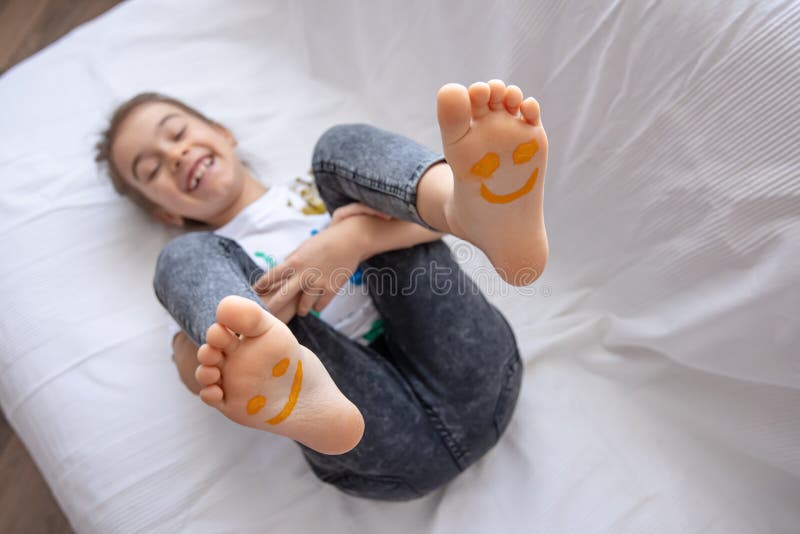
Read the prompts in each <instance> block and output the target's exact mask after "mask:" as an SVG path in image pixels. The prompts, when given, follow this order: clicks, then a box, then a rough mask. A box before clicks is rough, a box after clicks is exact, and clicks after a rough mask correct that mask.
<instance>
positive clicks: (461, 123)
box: [436, 83, 470, 146]
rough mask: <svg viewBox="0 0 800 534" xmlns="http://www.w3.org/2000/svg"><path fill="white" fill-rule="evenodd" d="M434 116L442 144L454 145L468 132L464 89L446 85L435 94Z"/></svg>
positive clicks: (467, 99)
mask: <svg viewBox="0 0 800 534" xmlns="http://www.w3.org/2000/svg"><path fill="white" fill-rule="evenodd" d="M436 115H437V117H438V119H439V129H440V130H441V132H442V143H443V144H444V145H445V146H447V145H450V144H453V143H455V142H456V141H458V140H459V139H461V138H462V137H464V135H465V134H466V133H467V132H468V131H469V126H470V108H469V94H468V93H467V89H466V87H464V86H463V85H459V84H457V83H448V84H447V85H445V86H443V87H442V88H441V89H439V92H438V93H437V94H436Z"/></svg>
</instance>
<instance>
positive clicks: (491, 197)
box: [481, 168, 539, 204]
mask: <svg viewBox="0 0 800 534" xmlns="http://www.w3.org/2000/svg"><path fill="white" fill-rule="evenodd" d="M538 176H539V169H538V168H537V169H535V170H534V171H533V174H531V176H530V178H528V181H527V182H525V185H523V186H522V187H520V188H519V189H517V190H516V191H514V192H512V193H508V194H506V195H498V194H495V193H492V192H491V191H490V190H489V188H488V187H486V184H483V183H482V184H481V196H482V197H483V199H484V200H485V201H486V202H491V203H492V204H508V203H509V202H512V201H514V200H517V199H518V198H519V197H521V196H523V195H527V194H528V193H530V192H531V190H532V189H533V186H534V185H536V178H537V177H538Z"/></svg>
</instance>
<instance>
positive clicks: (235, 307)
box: [217, 295, 277, 337]
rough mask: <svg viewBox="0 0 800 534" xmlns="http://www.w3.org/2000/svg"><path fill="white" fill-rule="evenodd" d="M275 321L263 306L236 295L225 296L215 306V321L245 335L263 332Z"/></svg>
mask: <svg viewBox="0 0 800 534" xmlns="http://www.w3.org/2000/svg"><path fill="white" fill-rule="evenodd" d="M275 321H277V319H275V318H274V317H272V316H271V315H270V314H269V313H267V312H266V310H264V308H262V307H261V306H259V305H258V304H256V303H255V302H253V301H252V300H250V299H246V298H244V297H239V296H237V295H229V296H227V297H225V298H224V299H222V300H221V301H220V302H219V305H218V306H217V322H218V323H219V324H221V325H225V326H226V327H228V328H230V329H231V330H233V331H234V332H236V333H237V334H241V335H243V336H245V337H256V336H260V335H262V334H265V333H266V332H267V330H269V329H270V328H271V327H272V326H273V325H274V323H275Z"/></svg>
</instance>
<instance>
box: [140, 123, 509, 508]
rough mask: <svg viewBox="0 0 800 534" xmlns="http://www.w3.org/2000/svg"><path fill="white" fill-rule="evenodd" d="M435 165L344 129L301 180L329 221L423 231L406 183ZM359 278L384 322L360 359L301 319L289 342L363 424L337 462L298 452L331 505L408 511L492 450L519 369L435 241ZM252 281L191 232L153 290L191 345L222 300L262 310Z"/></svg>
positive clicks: (165, 254) (393, 143)
mask: <svg viewBox="0 0 800 534" xmlns="http://www.w3.org/2000/svg"><path fill="white" fill-rule="evenodd" d="M439 161H442V158H441V156H440V155H438V154H436V153H434V152H431V151H430V150H428V149H426V148H424V147H422V146H421V145H419V144H417V143H414V142H413V141H411V140H409V139H406V138H404V137H401V136H399V135H395V134H391V133H389V132H385V131H382V130H379V129H377V128H373V127H371V126H366V125H342V126H336V127H334V128H332V129H330V130H328V131H327V132H326V133H325V134H324V135H323V136H322V137H321V138H320V140H319V141H318V142H317V145H316V147H315V149H314V158H313V170H314V176H315V180H316V184H317V187H318V189H319V191H320V195H321V196H322V198H323V200H324V201H325V203H326V205H327V208H328V210H329V211H330V212H333V211H334V210H335V209H336V208H338V207H340V206H343V205H346V204H348V203H351V202H356V201H358V202H362V203H364V204H367V205H369V206H371V207H373V208H375V209H378V210H380V211H382V212H384V213H388V214H389V215H392V216H393V217H396V218H398V219H404V220H408V221H413V222H416V223H419V224H422V225H423V226H426V227H427V225H426V224H425V223H424V222H423V221H422V219H421V218H420V217H419V214H418V213H417V209H416V189H417V183H418V182H419V179H420V177H421V176H422V175H423V173H424V172H425V170H426V169H427V168H428V167H430V166H431V165H432V164H434V163H436V162H439ZM360 267H361V269H362V273H363V274H362V279H363V281H364V283H365V284H367V287H368V291H369V294H370V297H371V298H372V300H373V302H374V303H375V307H376V308H377V310H378V312H379V314H380V315H381V318H382V319H383V325H384V333H383V334H382V335H381V336H379V337H378V338H377V339H375V340H374V341H373V342H372V343H371V344H370V345H369V346H362V345H359V344H358V343H356V342H355V341H354V340H351V339H349V338H347V337H345V336H344V335H342V334H340V333H339V332H337V331H336V330H334V329H333V328H332V327H331V326H330V325H328V324H327V323H325V322H324V321H322V320H321V319H319V318H317V317H315V316H313V315H310V314H309V315H308V316H306V317H295V318H294V319H292V320H291V321H290V322H289V328H290V329H291V331H292V333H293V334H294V335H295V336H296V337H297V339H298V341H299V342H300V343H301V344H303V345H305V346H306V347H308V348H309V349H310V350H312V351H313V352H314V353H315V354H316V355H317V356H318V357H319V359H320V360H321V361H322V363H323V364H324V365H325V368H326V369H327V370H328V372H329V373H330V375H331V377H332V378H333V380H334V381H335V382H336V385H337V386H338V387H339V388H340V389H341V391H342V393H344V394H345V395H346V396H347V397H348V398H349V399H350V400H351V401H352V402H353V403H354V404H355V405H356V406H358V408H359V409H360V410H361V413H362V414H363V416H364V420H365V423H366V427H365V432H364V437H363V438H362V440H361V442H360V443H359V444H358V445H357V446H356V447H355V448H354V449H353V450H352V451H350V452H348V453H346V454H342V455H338V456H329V455H325V454H320V453H318V452H316V451H313V450H311V449H309V448H307V447H305V446H303V445H300V447H301V449H302V451H303V454H304V456H305V458H306V460H307V461H308V464H309V465H310V467H311V469H312V470H313V471H314V473H316V475H317V476H318V477H319V478H320V479H321V480H323V481H324V482H328V483H330V484H333V485H334V486H336V487H338V488H339V489H341V490H342V491H345V492H347V493H349V494H351V495H356V496H360V497H367V498H373V499H382V500H408V499H413V498H416V497H419V496H422V495H424V494H426V493H428V492H430V491H432V490H434V489H436V488H439V487H441V486H442V485H444V484H446V483H447V482H449V481H450V480H452V479H453V478H454V477H456V476H457V475H458V474H459V473H460V472H462V471H463V470H464V469H466V468H467V467H469V466H470V465H471V464H472V463H474V462H475V461H476V460H478V459H479V458H480V457H482V456H483V455H484V454H485V453H486V452H487V451H488V450H489V449H491V448H492V447H493V446H494V444H495V443H496V442H497V440H498V439H499V438H500V436H501V434H502V433H503V431H504V430H505V428H506V426H507V425H508V422H509V419H510V418H511V414H512V412H513V410H514V406H515V405H516V400H517V396H518V394H519V388H520V383H521V377H522V365H521V362H520V358H519V352H518V349H517V345H516V341H515V338H514V333H513V332H512V330H511V328H510V327H509V325H508V323H507V322H506V320H505V319H504V318H503V316H502V314H501V313H500V312H499V311H498V310H497V309H496V308H495V307H494V306H492V305H491V304H490V303H489V302H488V301H487V300H486V298H485V297H484V296H483V295H482V294H481V292H480V290H479V289H478V288H477V286H475V284H474V283H473V282H472V280H471V279H470V278H469V277H467V276H466V274H465V273H464V272H463V271H462V269H461V268H460V266H459V265H458V263H457V262H456V261H455V260H454V258H453V257H452V254H451V252H450V249H449V247H448V246H447V245H446V244H445V243H444V242H443V241H441V240H437V241H434V242H431V243H424V244H420V245H417V246H414V247H411V248H407V249H404V250H397V251H392V252H385V253H382V254H378V255H376V256H373V257H372V258H370V259H368V260H366V261H365V262H364V263H363V264H362V265H361V266H360ZM261 274H262V271H261V269H260V268H259V267H257V266H256V264H255V263H254V262H253V260H251V259H250V258H249V257H248V256H247V254H246V253H245V252H244V251H243V250H242V249H241V248H240V247H239V246H238V245H237V244H236V243H235V242H233V241H231V240H229V239H226V238H223V237H220V236H217V235H215V234H213V233H207V232H195V233H190V234H186V235H183V236H181V237H178V238H176V239H174V240H173V241H171V242H170V243H169V244H167V246H166V247H165V248H164V250H163V251H162V252H161V255H160V256H159V258H158V264H157V267H156V273H155V279H154V288H155V292H156V295H157V296H158V299H159V300H160V301H161V303H162V305H163V306H164V307H165V308H166V309H167V310H168V311H169V312H170V314H171V315H172V316H173V317H174V318H175V320H176V321H177V322H178V324H180V325H181V327H182V328H183V329H184V331H185V332H186V333H187V334H188V335H189V337H190V338H192V339H193V340H194V342H195V343H197V344H198V345H199V344H202V343H203V342H204V340H205V331H206V330H207V329H208V327H209V326H210V325H211V324H212V323H213V322H214V315H215V309H216V306H217V304H218V303H219V301H220V300H221V299H222V298H223V297H224V296H226V295H231V294H235V295H241V296H243V297H246V298H250V299H251V300H253V301H255V302H257V303H259V304H262V303H261V300H260V299H259V298H258V296H257V295H256V293H255V292H254V291H253V290H252V289H251V284H252V283H253V282H254V281H255V280H257V279H258V277H259V276H260V275H261ZM262 305H263V304H262Z"/></svg>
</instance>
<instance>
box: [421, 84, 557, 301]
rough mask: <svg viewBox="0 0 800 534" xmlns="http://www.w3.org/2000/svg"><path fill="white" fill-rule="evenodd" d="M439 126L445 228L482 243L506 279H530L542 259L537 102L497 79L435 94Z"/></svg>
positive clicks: (542, 145)
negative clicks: (449, 178) (446, 175)
mask: <svg viewBox="0 0 800 534" xmlns="http://www.w3.org/2000/svg"><path fill="white" fill-rule="evenodd" d="M437 110H438V118H439V127H440V129H441V133H442V145H443V147H444V155H445V158H446V159H447V163H448V164H449V165H450V167H451V168H452V171H453V175H454V185H453V196H452V198H451V199H450V201H449V204H448V205H445V207H444V210H445V217H446V219H447V224H448V226H449V227H450V233H452V234H453V235H455V236H457V237H461V238H463V239H466V240H468V241H470V242H472V243H473V244H475V245H476V246H477V247H478V248H480V249H481V250H483V251H484V252H485V253H486V255H487V256H488V257H489V260H490V261H491V262H492V265H494V268H495V269H497V272H498V274H499V275H500V276H501V277H502V278H503V279H504V280H505V281H506V282H508V283H510V284H513V285H517V286H521V285H528V284H530V283H532V282H533V281H534V280H536V278H538V276H539V275H540V274H541V272H542V270H543V269H544V266H545V263H546V262H547V253H548V246H547V233H546V232H545V227H544V213H543V185H544V174H545V170H546V168H547V135H546V134H545V132H544V128H542V123H541V117H540V114H539V104H538V103H537V102H536V100H534V99H533V98H527V99H525V100H523V99H522V91H521V90H520V89H519V87H516V86H514V85H510V86H508V87H506V86H505V84H504V83H503V82H502V81H500V80H491V81H490V82H489V83H488V84H487V83H482V82H479V83H475V84H472V85H471V86H470V88H469V90H467V89H466V88H465V87H464V86H462V85H458V84H447V85H445V86H444V87H442V88H441V89H440V90H439V93H438V95H437Z"/></svg>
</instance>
